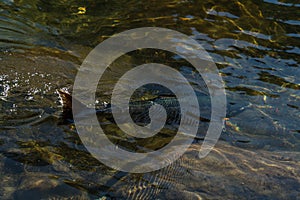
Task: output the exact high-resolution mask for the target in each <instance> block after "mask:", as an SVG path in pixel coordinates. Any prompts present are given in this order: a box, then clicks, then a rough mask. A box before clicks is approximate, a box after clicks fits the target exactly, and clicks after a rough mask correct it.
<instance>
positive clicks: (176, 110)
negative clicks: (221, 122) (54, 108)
mask: <svg viewBox="0 0 300 200" xmlns="http://www.w3.org/2000/svg"><path fill="white" fill-rule="evenodd" d="M57 92H58V94H59V97H60V99H61V104H62V108H63V112H62V117H63V118H64V119H65V120H67V121H72V120H73V113H72V104H74V106H76V108H78V110H79V113H80V112H81V111H84V110H87V108H88V107H87V106H86V105H84V104H83V103H81V102H80V101H78V100H77V99H75V98H73V97H72V95H71V94H70V93H69V92H68V91H66V90H64V89H59V90H57ZM187 103H188V102H187ZM154 104H159V105H162V106H163V107H164V108H165V109H166V111H167V116H168V117H167V122H166V124H169V125H170V124H172V123H173V124H174V123H175V124H179V123H180V120H181V113H180V104H179V102H178V99H177V98H176V96H174V95H170V94H163V95H157V96H155V97H152V98H148V99H146V100H132V101H130V102H129V112H130V115H131V117H132V120H133V121H134V122H135V123H137V124H140V125H145V124H148V123H150V121H151V119H150V118H149V114H148V113H149V108H150V107H151V106H152V105H154ZM102 105H103V106H102V107H101V108H100V109H96V114H97V115H103V116H104V115H106V116H108V115H109V114H111V113H112V109H111V108H112V105H111V103H107V102H103V103H102ZM125 111H126V110H124V109H123V110H121V111H120V112H125ZM157 112H160V110H157ZM87 114H88V113H87ZM196 116H197V115H196V114H195V113H191V114H190V115H189V117H187V118H185V120H186V121H189V123H192V122H193V121H194V120H198V121H202V122H210V116H208V115H206V116H202V115H201V116H198V117H196ZM109 118H111V117H109Z"/></svg>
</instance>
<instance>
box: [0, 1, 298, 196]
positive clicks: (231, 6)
mask: <svg viewBox="0 0 300 200" xmlns="http://www.w3.org/2000/svg"><path fill="white" fill-rule="evenodd" d="M84 8H85V9H84ZM147 26H150V27H153V26H155V27H164V28H169V29H173V30H176V31H179V32H182V33H184V34H187V35H189V36H191V37H192V38H193V39H196V40H197V41H198V42H199V43H200V44H201V45H202V46H203V47H204V48H205V50H206V51H208V52H209V54H210V55H211V56H212V58H213V59H214V61H215V63H216V65H217V67H218V69H219V71H220V74H221V75H222V78H223V80H224V82H225V86H226V95H227V110H228V112H227V118H228V119H227V120H226V126H225V127H224V131H223V133H222V135H221V138H220V141H219V143H218V145H217V146H216V148H215V149H214V150H213V151H212V152H211V154H210V155H209V156H208V157H207V158H205V159H202V160H199V159H197V157H196V156H195V155H196V152H197V147H198V146H199V145H200V143H201V138H203V135H201V134H200V135H199V137H200V139H199V141H198V140H197V141H195V144H193V145H192V147H191V148H190V149H189V150H188V152H187V153H186V154H185V155H184V156H183V157H182V158H180V159H179V160H178V161H176V162H175V163H174V164H172V165H170V166H169V167H167V168H164V169H162V170H159V171H156V172H152V173H145V174H127V173H123V172H118V171H116V170H113V169H110V168H109V167H106V166H105V165H103V164H101V163H100V162H99V161H97V160H96V159H94V158H93V157H92V156H91V155H90V154H89V153H88V151H87V150H86V149H85V148H84V147H83V145H82V143H81V141H80V138H79V137H78V135H77V132H76V129H75V127H74V124H72V123H68V124H66V123H62V119H61V117H60V114H61V105H60V104H59V102H58V95H57V92H56V90H57V89H60V88H65V87H66V88H70V87H71V86H72V84H73V82H74V79H75V76H76V72H77V70H78V69H79V67H80V65H81V63H82V61H83V60H84V58H85V57H86V55H87V54H88V53H89V52H90V51H91V50H92V49H93V47H95V46H96V45H97V44H98V43H100V42H102V41H103V40H105V39H107V38H109V37H110V36H112V35H113V34H116V33H119V32H122V31H125V30H128V29H132V28H139V27H147ZM146 62H159V63H165V64H172V63H173V64H174V65H173V66H175V68H177V69H178V70H179V71H180V72H181V73H182V74H184V75H185V76H186V77H188V80H189V81H190V82H191V83H192V84H194V85H196V84H197V83H198V81H199V79H198V78H197V77H195V76H193V68H192V67H190V66H189V65H188V64H187V63H185V62H184V61H180V60H179V61H178V60H176V59H172V58H170V55H169V54H168V53H166V52H163V51H154V50H153V51H151V50H144V51H143V50H142V51H137V52H133V53H131V54H127V55H125V56H123V57H122V58H120V59H119V60H117V61H116V62H115V63H114V67H112V71H110V72H107V74H106V75H107V76H106V77H105V79H104V80H103V82H102V84H101V85H99V87H98V90H99V91H98V95H99V96H100V97H101V100H102V101H107V100H109V96H110V94H111V88H112V86H113V83H114V81H115V79H117V78H118V77H119V76H120V74H122V73H124V71H127V70H128V69H131V68H132V67H133V66H137V65H140V64H142V63H146ZM299 62H300V2H298V1H293V0H282V1H277V0H265V1H256V0H254V1H249V0H245V1H214V0H212V1H163V2H160V1H90V0H85V1H83V0H82V1H72V0H71V1H62V0H57V1H46V0H25V1H21V0H1V2H0V63H1V66H0V110H1V112H0V159H1V162H0V176H1V178H2V181H1V187H0V188H1V189H0V197H1V199H28V198H31V199H67V198H73V199H201V198H202V199H220V198H224V199H297V198H300V178H299V177H300V153H299V151H300V92H299V89H300V78H299V77H300V65H299ZM166 78H169V77H166ZM197 89H198V90H199V91H200V90H201V89H202V88H201V87H200V88H197V86H196V90H197ZM204 93H205V92H204ZM145 95H153V93H151V94H145ZM155 95H157V94H155ZM204 117H205V116H204ZM200 125H201V127H202V128H203V129H204V130H205V127H207V125H208V121H205V120H203V121H201V123H200ZM104 128H105V130H106V131H108V132H109V133H110V136H111V140H113V141H115V142H116V143H117V142H118V141H119V145H124V144H125V145H127V146H128V145H129V146H128V147H130V148H131V149H134V145H136V144H140V143H137V142H136V141H134V140H128V138H127V137H125V136H124V135H122V134H121V133H120V131H119V129H117V128H116V126H115V125H114V124H113V123H111V122H110V121H106V122H105V123H104ZM164 134H165V135H164V136H165V137H166V136H168V134H169V132H168V131H166V133H164ZM166 141H169V140H168V139H166V138H163V137H162V138H156V140H155V142H153V141H152V142H153V143H148V146H147V143H146V144H145V143H144V144H143V145H144V147H147V148H155V145H158V146H161V145H164V144H165V143H166ZM153 146H154V147H153Z"/></svg>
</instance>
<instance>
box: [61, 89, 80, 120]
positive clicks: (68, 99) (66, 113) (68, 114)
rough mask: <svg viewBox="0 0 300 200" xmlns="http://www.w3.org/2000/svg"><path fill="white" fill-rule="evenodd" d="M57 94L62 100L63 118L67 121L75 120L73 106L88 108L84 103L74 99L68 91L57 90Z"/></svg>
mask: <svg viewBox="0 0 300 200" xmlns="http://www.w3.org/2000/svg"><path fill="white" fill-rule="evenodd" d="M57 92H58V94H59V97H60V99H61V104H62V108H63V118H65V119H67V120H72V119H73V113H72V104H74V106H76V107H77V108H79V109H81V108H82V109H84V108H86V106H85V105H84V104H83V103H81V102H80V101H78V100H76V99H74V98H73V97H72V95H71V94H70V93H69V92H68V91H67V90H64V89H59V90H57Z"/></svg>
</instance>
